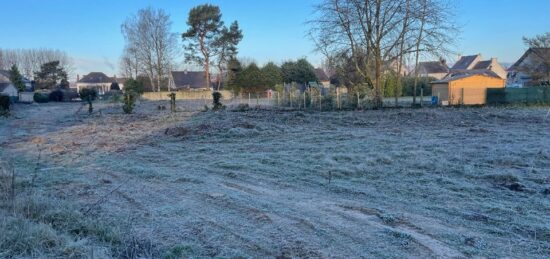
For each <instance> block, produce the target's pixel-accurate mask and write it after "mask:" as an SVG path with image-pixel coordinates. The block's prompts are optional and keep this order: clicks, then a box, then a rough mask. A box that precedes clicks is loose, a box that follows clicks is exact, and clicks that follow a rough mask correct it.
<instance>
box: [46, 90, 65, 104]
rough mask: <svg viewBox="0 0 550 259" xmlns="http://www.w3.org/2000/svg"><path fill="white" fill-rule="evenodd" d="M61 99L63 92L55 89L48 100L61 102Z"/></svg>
mask: <svg viewBox="0 0 550 259" xmlns="http://www.w3.org/2000/svg"><path fill="white" fill-rule="evenodd" d="M63 97H64V94H63V91H61V90H60V89H57V90H55V91H53V92H51V93H50V95H49V99H50V101H51V102H62V101H63Z"/></svg>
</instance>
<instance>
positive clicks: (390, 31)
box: [310, 0, 452, 107]
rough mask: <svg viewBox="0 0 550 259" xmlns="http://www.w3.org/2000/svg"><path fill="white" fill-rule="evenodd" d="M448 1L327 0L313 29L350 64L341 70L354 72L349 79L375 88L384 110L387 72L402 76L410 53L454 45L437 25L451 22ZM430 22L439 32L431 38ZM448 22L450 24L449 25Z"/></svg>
mask: <svg viewBox="0 0 550 259" xmlns="http://www.w3.org/2000/svg"><path fill="white" fill-rule="evenodd" d="M443 1H445V0H367V1H365V0H324V1H323V2H322V3H321V4H319V5H318V6H317V7H316V11H317V18H316V19H314V20H312V21H311V22H310V23H311V24H312V25H313V26H312V33H311V34H312V36H313V37H314V38H315V39H316V43H317V49H318V50H319V51H320V52H322V53H325V55H328V56H331V57H332V58H334V57H340V59H343V60H344V61H346V62H350V64H349V65H344V66H341V67H342V68H344V69H347V70H348V71H343V72H344V73H345V74H348V75H349V73H354V74H355V75H350V76H349V78H351V79H354V80H355V81H356V83H357V84H367V85H368V86H369V87H370V88H371V89H372V99H373V102H374V105H375V106H377V107H380V106H382V90H383V87H384V83H383V82H382V81H383V77H382V76H383V74H384V73H385V72H386V71H387V70H390V69H391V70H394V71H395V70H398V71H397V72H399V73H401V71H402V69H403V67H402V63H403V60H404V58H405V56H406V55H409V54H411V53H419V54H418V55H421V54H420V53H422V52H426V51H441V50H442V49H443V48H444V44H446V43H448V42H449V41H450V40H449V38H451V37H449V35H448V34H445V33H441V32H443V31H444V30H443V29H441V28H438V27H437V26H438V24H436V23H431V22H433V21H436V20H437V21H439V19H440V18H442V17H445V18H448V17H447V11H448V9H446V6H445V5H444V4H442V3H443ZM422 3H426V4H424V5H423V4H422ZM423 6H429V7H432V6H433V8H428V7H425V8H424V11H423V9H422V7H423ZM436 7H437V8H436ZM429 12H437V13H436V14H432V13H429ZM428 15H429V16H430V17H428ZM428 23H430V29H433V30H434V31H435V32H434V33H429V36H428V35H423V34H428V33H425V31H427V27H428V26H426V24H428ZM422 24H424V25H422ZM442 24H443V25H445V26H446V25H447V24H449V22H444V23H442ZM451 27H452V26H451ZM438 37H440V38H438ZM413 39H416V43H417V44H416V46H417V48H414V46H415V44H412V42H414V41H413ZM429 41H435V42H429ZM394 63H397V64H395V65H394ZM357 79H359V80H357ZM349 81H350V82H353V80H349Z"/></svg>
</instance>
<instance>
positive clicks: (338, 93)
mask: <svg viewBox="0 0 550 259" xmlns="http://www.w3.org/2000/svg"><path fill="white" fill-rule="evenodd" d="M338 88H339V87H336V106H337V107H338V110H340V91H339V89H338Z"/></svg>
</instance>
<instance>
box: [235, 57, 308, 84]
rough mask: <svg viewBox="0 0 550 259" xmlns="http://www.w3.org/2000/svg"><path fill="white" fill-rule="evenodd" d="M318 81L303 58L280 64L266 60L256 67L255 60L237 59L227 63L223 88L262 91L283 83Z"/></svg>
mask: <svg viewBox="0 0 550 259" xmlns="http://www.w3.org/2000/svg"><path fill="white" fill-rule="evenodd" d="M316 81H318V79H317V76H316V75H315V70H314V67H313V66H312V65H311V64H310V63H309V62H308V61H307V60H306V59H305V58H302V59H298V60H297V61H286V62H284V63H283V64H282V65H281V66H278V65H277V64H275V63H274V62H268V63H267V64H265V65H264V66H263V67H261V68H260V67H258V65H257V64H256V63H255V62H251V63H250V64H248V65H244V66H243V64H242V62H240V61H239V60H237V59H231V60H230V61H229V63H228V71H227V75H226V80H225V82H226V86H225V89H227V90H231V91H233V92H234V93H262V92H265V91H266V90H269V89H272V90H281V88H282V87H283V85H284V83H292V82H294V83H298V84H302V85H307V84H308V83H310V82H316Z"/></svg>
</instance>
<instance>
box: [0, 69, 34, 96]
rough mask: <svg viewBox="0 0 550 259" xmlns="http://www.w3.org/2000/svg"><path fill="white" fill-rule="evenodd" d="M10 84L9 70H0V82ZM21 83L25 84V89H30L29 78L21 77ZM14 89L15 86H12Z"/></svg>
mask: <svg viewBox="0 0 550 259" xmlns="http://www.w3.org/2000/svg"><path fill="white" fill-rule="evenodd" d="M4 83H7V84H12V83H11V81H10V71H8V70H0V84H4ZM23 83H24V84H25V89H26V91H32V82H31V80H29V79H27V78H24V77H23ZM14 88H15V89H16V90H17V88H16V87H14Z"/></svg>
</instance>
